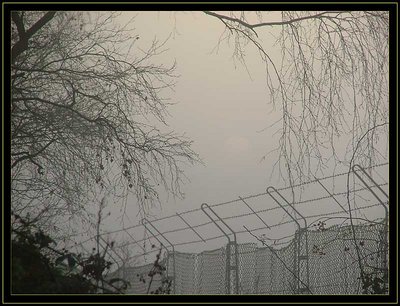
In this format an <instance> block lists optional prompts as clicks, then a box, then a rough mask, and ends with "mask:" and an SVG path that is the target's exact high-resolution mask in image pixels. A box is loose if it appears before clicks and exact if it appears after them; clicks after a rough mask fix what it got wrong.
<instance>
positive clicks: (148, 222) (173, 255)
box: [142, 218, 176, 294]
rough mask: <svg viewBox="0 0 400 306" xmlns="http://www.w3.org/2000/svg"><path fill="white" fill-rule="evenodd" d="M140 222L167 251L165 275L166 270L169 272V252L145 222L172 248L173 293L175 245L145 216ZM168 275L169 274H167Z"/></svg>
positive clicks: (174, 287)
mask: <svg viewBox="0 0 400 306" xmlns="http://www.w3.org/2000/svg"><path fill="white" fill-rule="evenodd" d="M144 221H146V222H144ZM142 224H143V226H144V227H145V228H146V230H148V231H149V232H150V234H152V235H153V237H154V238H155V239H156V240H157V241H158V242H159V243H160V244H161V246H162V247H164V249H165V250H166V252H167V275H168V274H169V273H168V272H169V260H168V259H169V255H170V252H169V251H168V248H167V247H166V246H165V245H164V244H163V243H162V242H161V241H160V239H158V238H157V236H156V235H154V233H153V232H152V231H151V230H150V229H149V228H148V227H147V226H146V224H150V225H151V227H152V228H153V229H154V230H155V231H156V232H157V233H158V234H159V235H160V236H161V237H162V238H163V239H164V240H165V241H166V242H167V243H168V244H169V245H170V246H171V248H172V270H173V276H172V277H171V278H172V282H173V286H172V289H173V292H172V293H173V294H175V290H176V284H175V283H176V282H175V280H176V279H175V276H176V274H175V273H176V270H175V247H174V245H173V244H172V243H171V242H170V241H169V240H168V239H167V238H166V237H165V236H164V235H163V234H162V233H161V232H160V231H159V230H158V229H157V228H156V227H155V226H154V225H153V224H152V223H151V222H150V221H149V220H147V219H146V218H143V219H142ZM168 276H169V275H168Z"/></svg>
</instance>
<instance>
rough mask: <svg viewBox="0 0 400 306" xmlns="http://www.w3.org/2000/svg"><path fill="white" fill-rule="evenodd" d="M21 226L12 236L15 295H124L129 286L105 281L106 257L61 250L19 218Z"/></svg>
mask: <svg viewBox="0 0 400 306" xmlns="http://www.w3.org/2000/svg"><path fill="white" fill-rule="evenodd" d="M15 218H16V219H17V222H19V223H20V226H19V228H18V229H14V230H13V237H12V249H11V252H12V263H11V266H12V288H11V290H12V293H25V294H27V293H30V294H32V293H59V294H61V293H63V294H70V293H76V294H79V293H101V292H104V293H123V292H124V290H126V289H127V287H128V285H129V283H128V282H126V281H125V280H123V279H111V280H109V281H106V280H105V275H106V272H107V270H109V269H110V267H111V262H110V261H107V260H105V256H104V255H105V254H104V255H103V256H99V253H95V254H90V255H88V256H84V255H83V254H75V253H72V252H69V251H68V250H62V251H60V250H57V249H56V243H55V242H54V240H52V239H51V237H50V236H49V235H47V234H45V233H44V232H43V231H42V230H40V229H36V230H34V229H33V227H32V226H31V224H30V223H29V222H27V221H26V220H24V219H22V218H21V217H19V216H18V215H15ZM116 283H117V284H118V286H117V285H116Z"/></svg>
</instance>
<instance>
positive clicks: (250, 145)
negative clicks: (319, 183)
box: [123, 12, 280, 215]
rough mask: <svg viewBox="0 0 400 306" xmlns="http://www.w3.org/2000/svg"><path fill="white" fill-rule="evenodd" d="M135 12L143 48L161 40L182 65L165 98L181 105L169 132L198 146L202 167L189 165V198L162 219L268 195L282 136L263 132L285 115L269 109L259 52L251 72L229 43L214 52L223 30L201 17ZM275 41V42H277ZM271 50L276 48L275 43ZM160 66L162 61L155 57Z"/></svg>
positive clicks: (173, 110)
mask: <svg viewBox="0 0 400 306" xmlns="http://www.w3.org/2000/svg"><path fill="white" fill-rule="evenodd" d="M132 15H136V18H135V21H134V25H135V29H136V30H135V34H138V35H139V36H140V39H139V44H138V47H141V48H143V49H145V48H146V46H148V45H149V44H150V43H151V41H152V40H153V39H154V37H157V38H158V39H159V40H160V41H163V40H164V39H166V38H167V37H168V36H170V35H171V37H170V39H169V41H168V42H167V44H166V46H165V47H166V48H168V51H167V52H165V53H164V54H162V55H161V56H160V58H159V60H160V61H161V62H164V63H166V64H170V63H172V62H173V61H174V60H176V61H177V70H176V72H177V74H178V75H179V78H178V79H177V85H176V86H175V87H174V92H173V91H168V90H166V91H165V93H164V95H165V96H167V97H169V98H171V102H174V103H176V105H173V106H171V107H170V108H169V112H170V115H171V117H169V118H167V121H168V123H169V127H170V128H171V129H173V130H174V131H176V132H177V133H180V134H181V133H185V135H186V136H187V137H188V138H190V139H192V140H193V141H194V144H193V149H194V150H195V151H196V152H197V153H198V154H199V155H200V157H201V158H202V160H203V161H204V166H203V165H195V166H188V167H185V168H184V170H185V174H186V176H187V178H188V179H189V180H190V182H187V183H186V184H185V185H183V188H182V190H183V191H184V193H185V195H186V196H185V199H183V200H180V199H175V200H174V199H173V198H169V200H168V199H166V200H168V201H167V202H165V203H163V206H162V211H161V210H160V209H154V210H153V211H154V212H155V213H157V215H165V214H171V213H175V211H184V210H189V209H193V208H197V207H199V206H200V204H201V203H202V202H207V203H210V204H211V203H217V202H220V201H226V200H229V199H231V198H237V196H239V195H248V194H253V193H259V192H263V191H264V190H265V188H266V186H267V184H268V183H269V175H270V171H271V170H272V167H271V164H272V163H271V160H269V162H268V160H267V161H263V162H261V158H262V157H263V156H264V155H265V154H266V153H267V152H268V151H270V150H271V149H273V148H274V147H276V146H277V138H276V137H273V136H272V135H271V133H269V132H268V131H262V130H263V129H265V128H266V127H267V126H268V125H270V124H271V123H272V122H274V121H276V120H277V119H278V118H279V116H280V114H279V112H277V111H276V112H272V106H271V105H269V104H268V92H267V88H266V84H265V69H264V66H263V64H262V62H261V60H260V59H259V57H258V54H257V52H256V51H255V50H254V49H252V48H248V52H247V54H246V63H247V65H248V69H249V72H250V76H249V74H248V73H247V72H246V69H245V67H244V66H243V65H241V64H240V63H235V62H234V61H233V59H232V53H233V48H231V47H229V46H228V45H227V44H226V43H225V42H223V43H222V44H221V45H220V47H219V50H218V51H217V50H215V47H216V46H217V44H218V40H219V38H220V35H221V34H222V32H223V31H224V27H223V25H222V24H221V23H220V22H219V21H218V20H216V19H214V18H212V17H210V16H206V15H205V14H203V13H201V12H193V13H189V12H188V13H181V12H176V13H174V12H159V13H158V12H124V13H123V16H124V17H128V16H129V17H130V16H132ZM271 42H272V41H271ZM271 47H272V46H271ZM156 60H157V61H158V59H156Z"/></svg>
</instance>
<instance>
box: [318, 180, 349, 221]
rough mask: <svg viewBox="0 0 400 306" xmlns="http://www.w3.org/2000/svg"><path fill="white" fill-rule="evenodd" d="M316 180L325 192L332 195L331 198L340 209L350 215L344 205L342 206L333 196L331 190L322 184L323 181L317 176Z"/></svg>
mask: <svg viewBox="0 0 400 306" xmlns="http://www.w3.org/2000/svg"><path fill="white" fill-rule="evenodd" d="M314 179H315V180H316V181H317V182H318V183H319V184H320V185H321V187H322V188H324V190H325V191H326V192H327V193H328V194H329V195H330V197H331V198H332V199H334V200H335V202H336V204H337V205H339V206H340V208H341V209H343V211H344V212H345V213H348V211H347V210H346V209H345V208H344V207H343V206H342V205H340V203H339V201H338V200H337V199H336V198H335V196H334V195H333V194H331V193H330V192H329V190H328V189H327V188H326V187H325V186H324V184H322V183H321V181H320V180H319V179H318V178H317V177H315V176H314Z"/></svg>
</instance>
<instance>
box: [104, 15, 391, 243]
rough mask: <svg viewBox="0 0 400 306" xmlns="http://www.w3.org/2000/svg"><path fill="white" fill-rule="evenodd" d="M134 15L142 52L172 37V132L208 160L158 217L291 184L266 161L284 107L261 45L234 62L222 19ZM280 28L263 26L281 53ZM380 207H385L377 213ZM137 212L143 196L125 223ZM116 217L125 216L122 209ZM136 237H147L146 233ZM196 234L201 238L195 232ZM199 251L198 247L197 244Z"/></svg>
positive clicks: (312, 193) (190, 172) (168, 93)
mask: <svg viewBox="0 0 400 306" xmlns="http://www.w3.org/2000/svg"><path fill="white" fill-rule="evenodd" d="M133 16H136V17H135V19H134V27H135V30H134V31H133V32H132V35H133V36H135V35H139V37H140V38H139V40H138V43H137V44H136V45H135V47H136V48H138V52H140V51H139V48H141V49H146V48H148V47H149V46H150V44H151V42H152V41H153V39H154V38H158V39H159V40H160V41H164V40H165V39H166V38H168V37H170V38H169V40H168V42H167V43H166V45H165V49H168V50H167V51H166V52H165V53H163V54H161V55H160V56H158V57H157V58H155V59H154V61H155V63H162V64H165V65H170V64H172V63H173V62H174V61H175V60H176V62H177V69H176V73H177V74H178V75H179V78H178V79H177V80H176V81H177V84H176V86H175V87H174V90H173V91H172V90H165V92H163V93H162V95H163V96H164V97H168V98H170V101H171V102H173V103H176V104H175V105H173V106H171V107H170V108H169V113H170V117H168V118H167V122H168V124H169V126H168V127H167V130H173V131H175V132H176V133H178V134H185V135H186V136H187V137H188V138H189V139H191V140H193V141H194V144H193V149H194V150H195V151H196V152H197V153H198V154H199V156H200V157H201V159H202V160H203V162H204V165H200V164H197V165H194V166H185V167H184V168H183V170H184V172H185V175H186V176H187V178H188V180H189V181H187V182H186V183H185V184H184V185H182V191H183V192H184V193H185V198H184V199H174V198H173V197H167V195H166V194H165V193H162V194H161V202H162V203H161V207H159V206H157V207H154V208H153V209H152V210H151V214H152V215H153V216H154V217H155V218H159V217H163V216H167V215H173V214H175V213H176V212H184V211H187V210H192V209H196V208H199V207H200V205H201V204H202V203H203V202H206V203H208V204H215V203H219V202H225V201H229V200H233V199H237V198H238V196H248V195H252V194H259V193H263V192H265V190H266V188H267V187H268V186H270V185H273V186H276V187H277V188H279V187H284V186H285V185H284V182H283V181H281V180H279V178H278V176H277V175H276V174H275V175H274V176H272V178H271V177H270V176H271V173H272V169H273V164H274V163H275V162H276V161H277V155H276V154H275V155H274V154H271V155H269V156H268V157H267V158H266V159H265V160H262V158H263V157H264V156H265V155H266V154H267V153H268V152H269V151H271V150H273V149H275V148H276V147H277V146H278V138H279V134H275V133H274V132H276V128H271V129H266V128H267V127H268V126H270V125H271V124H273V123H274V122H276V121H277V120H278V119H279V118H280V116H281V113H280V109H279V108H277V109H273V106H272V105H271V104H270V103H269V102H270V101H269V100H268V96H269V94H268V90H267V86H266V74H265V66H264V64H263V63H262V61H261V59H260V58H259V55H258V53H257V51H256V50H255V49H254V48H253V47H252V46H251V45H249V46H248V48H247V49H246V57H245V59H246V64H247V68H248V70H246V68H245V67H244V66H243V65H241V64H240V63H237V62H235V61H234V60H233V58H232V54H233V47H232V45H229V44H227V42H222V43H221V44H220V46H219V48H218V50H217V49H216V47H217V45H218V41H219V39H220V37H221V34H222V33H223V31H224V26H223V24H222V23H221V22H220V21H219V20H217V19H215V18H212V17H210V16H207V15H205V14H204V13H201V12H186V13H183V12H178V13H176V12H123V13H122V16H121V19H120V20H121V22H122V23H123V22H124V21H126V20H128V19H130V18H131V17H133ZM271 16H273V17H274V18H278V17H279V14H277V13H271ZM271 18H272V17H271ZM274 31H275V32H274ZM276 31H279V28H276V30H273V29H268V30H266V31H264V32H263V36H262V37H265V39H264V40H263V45H264V48H266V49H267V50H268V51H269V52H270V55H272V56H273V57H275V58H276V59H278V58H279V55H280V53H279V46H274V43H275V40H274V35H277V34H278V32H276ZM339 172H340V171H339ZM384 172H386V170H384ZM384 180H385V178H383V181H384ZM316 186H317V187H316ZM332 186H334V185H333V183H332ZM312 188H314V189H309V190H308V191H307V190H306V194H307V195H306V197H305V198H307V197H308V198H312V197H317V196H318V194H320V195H322V196H323V195H325V196H326V193H324V192H325V191H324V190H322V189H321V188H320V187H319V186H318V185H313V186H312ZM318 188H319V189H318ZM316 189H318V191H316ZM318 192H319V193H318ZM343 201H344V199H343ZM325 204H326V205H327V206H326V207H328V209H330V208H332V207H333V210H337V209H338V207H337V206H334V205H336V204H332V201H331V202H330V203H325ZM251 205H254V206H253V208H254V209H258V210H260V209H263V208H264V209H265V208H268V207H272V206H276V205H274V203H273V202H271V199H269V200H267V199H262V198H260V199H258V202H253V203H251ZM319 207H320V211H324V209H326V208H324V206H323V203H322V204H321V205H320V206H319ZM229 209H233V210H234V211H224V212H223V213H224V216H227V215H234V214H238V213H243V212H246V210H247V208H246V207H245V206H243V205H242V206H240V207H239V206H237V207H236V208H232V207H231V208H229ZM309 209H310V210H309V211H308V212H309V213H310V214H311V212H313V210H315V207H311V206H310V208H309ZM325 211H326V210H325ZM247 212H248V210H247ZM381 212H382V211H381V210H379V209H378V212H377V214H381ZM137 213H138V210H137V205H136V200H135V198H133V197H132V198H131V199H128V207H127V216H128V217H129V220H128V219H125V223H124V226H125V227H126V226H129V225H134V224H139V222H140V220H139V219H140V217H139V216H138V215H137ZM113 215H114V217H118V216H119V213H118V212H116V213H115V214H113ZM263 217H264V218H265V220H266V221H267V222H271V223H272V222H273V223H276V222H277V221H279V220H282V218H287V216H285V214H284V213H282V212H281V213H280V214H279V215H267V214H266V215H264V216H263ZM192 218H193V219H192V221H193V222H197V223H199V222H200V221H199V219H200V218H202V220H203V221H207V219H206V217H205V216H204V215H201V214H198V215H197V216H192ZM277 218H278V219H277ZM109 220H113V218H110V219H109ZM175 221H176V220H175ZM175 221H174V222H175ZM178 221H179V220H178ZM247 221H248V222H249V223H248V224H253V223H254V222H256V223H254V224H256V225H255V226H260V225H261V226H262V224H260V223H259V222H260V221H257V220H256V218H255V219H254V217H253V219H251V220H250V219H249V220H247ZM168 222H169V223H168ZM243 222H244V221H243ZM257 222H258V223H257ZM254 224H253V225H254ZM233 225H235V224H234V223H233ZM242 225H243V224H242V223H240V224H237V228H236V229H235V230H240V229H243V228H242ZM121 226H122V225H121V224H120V223H118V222H110V221H108V223H107V222H106V224H105V227H104V230H105V231H107V230H115V229H119V228H121ZM174 226H176V224H172V223H171V221H167V222H166V223H165V224H164V227H163V225H162V224H160V227H163V228H162V230H169V229H171V228H173V227H174ZM181 226H182V224H181ZM293 226H294V225H292V226H291V227H290V229H286V230H283V231H282V230H281V229H280V230H279V231H275V232H273V231H271V232H270V234H271V237H277V238H279V237H282V236H284V235H285V234H288V233H293V232H294V227H293ZM213 230H215V229H213ZM192 235H193V233H192ZM135 237H136V239H140V234H139V235H137V236H135ZM175 238H176V241H179V239H180V238H179V235H177V236H175ZM186 239H188V238H187V237H186ZM193 239H197V237H196V236H193ZM251 242H255V241H251ZM221 245H222V244H221V241H218V242H215V243H208V244H207V248H208V249H210V248H212V247H219V246H221ZM203 247H204V246H203ZM203 247H201V248H203ZM193 250H199V249H195V248H194V249H191V251H193Z"/></svg>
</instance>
